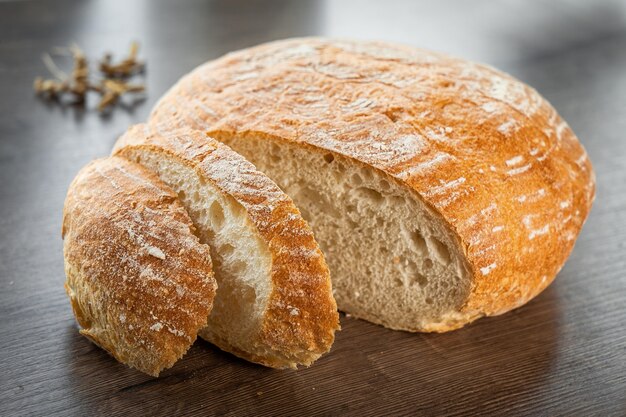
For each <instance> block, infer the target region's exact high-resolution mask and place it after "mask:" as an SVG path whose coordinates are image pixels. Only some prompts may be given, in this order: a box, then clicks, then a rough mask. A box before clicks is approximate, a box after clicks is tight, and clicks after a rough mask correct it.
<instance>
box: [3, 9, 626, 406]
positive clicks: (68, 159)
mask: <svg viewBox="0 0 626 417" xmlns="http://www.w3.org/2000/svg"><path fill="white" fill-rule="evenodd" d="M318 35H320V36H331V37H345V38H359V39H376V40H386V41H394V42H400V43H404V44H409V45H413V46H418V47H423V48H429V49H435V50H438V51H442V52H447V53H449V54H453V55H456V56H459V57H462V58H466V59H470V60H474V61H480V62H484V63H487V64H490V65H493V66H495V67H497V68H499V69H501V70H504V71H506V72H509V73H511V74H512V75H514V76H515V77H517V78H519V79H521V80H522V81H524V82H526V83H528V84H530V85H531V86H533V87H535V88H536V89H537V90H538V91H539V92H540V93H541V94H542V95H543V96H545V97H546V98H547V99H548V100H549V101H550V102H551V103H552V104H553V105H554V106H555V107H556V109H557V110H558V112H559V113H560V114H561V115H562V116H563V118H564V119H565V120H567V121H568V123H569V124H570V125H571V127H572V128H573V130H574V131H575V132H576V134H577V135H578V136H579V138H580V140H581V142H582V143H583V144H584V146H585V147H586V149H587V150H588V153H589V155H590V159H591V161H592V162H593V164H594V167H595V170H596V174H597V178H598V188H597V200H596V203H595V205H594V208H593V211H592V213H591V216H590V218H589V220H588V222H587V224H586V225H585V228H584V230H583V232H582V234H581V236H580V238H579V240H578V242H577V244H576V248H575V250H574V253H573V254H572V256H571V258H570V260H569V261H568V263H567V264H566V266H565V267H564V269H563V270H562V271H561V273H560V274H559V277H558V278H557V279H556V281H555V283H554V284H553V285H551V286H550V287H549V288H548V290H546V291H545V292H544V293H543V294H541V295H540V296H539V297H537V298H536V299H535V300H533V301H532V302H530V303H529V304H528V305H526V306H524V307H522V308H520V309H518V310H515V311H514V312H512V313H509V314H506V315H503V316H500V317H497V318H490V319H484V320H480V321H478V322H477V323H476V324H474V325H472V326H468V327H467V328H465V329H462V330H459V331H455V332H451V333H447V334H441V335H435V334H432V335H412V334H407V333H402V332H391V331H388V330H385V329H383V328H381V327H379V326H374V325H371V324H368V323H365V322H361V321H358V320H354V319H351V320H350V319H347V318H345V317H343V318H342V326H343V331H342V332H340V333H338V336H337V341H336V343H335V346H334V347H333V351H332V353H331V354H330V355H326V356H325V357H323V358H322V359H321V360H320V361H319V362H318V363H316V364H315V365H314V366H313V367H311V368H309V369H306V370H302V371H298V372H297V373H295V372H291V371H286V372H282V373H281V372H278V371H271V370H267V369H264V368H261V367H256V366H252V365H249V364H246V363H243V361H239V360H236V359H233V358H232V357H230V356H229V355H225V354H223V353H220V352H219V351H217V350H216V349H212V348H211V346H210V345H208V344H206V343H202V342H198V343H197V344H196V346H194V347H193V348H192V349H191V351H190V353H189V354H188V355H187V356H186V357H185V359H183V361H181V363H180V364H178V365H176V367H174V369H172V370H170V371H168V372H167V373H165V374H164V376H163V377H162V378H160V379H159V380H152V379H150V378H148V377H145V376H143V375H140V374H138V373H137V372H135V371H132V370H129V369H127V368H124V367H123V366H121V365H118V364H117V363H115V361H114V360H112V359H111V358H109V357H108V356H107V355H106V354H105V353H104V352H102V351H101V350H99V349H96V348H95V347H94V346H93V345H91V344H90V343H89V342H88V341H87V340H86V339H84V338H83V337H81V336H79V335H78V332H77V329H76V325H75V323H74V320H73V317H72V314H71V311H70V308H69V303H68V301H67V297H66V296H65V293H64V290H63V281H64V271H63V256H62V241H61V238H60V228H61V213H62V208H63V200H64V197H65V192H66V190H67V187H68V185H69V183H70V181H71V180H72V178H73V177H74V175H75V174H76V173H77V172H78V170H79V169H80V168H81V167H82V166H83V165H85V164H86V163H87V162H89V161H90V160H92V159H94V158H97V157H103V156H106V155H107V154H108V153H109V152H110V150H111V147H112V145H113V143H114V141H115V140H116V138H117V137H118V136H119V135H120V134H121V133H123V132H124V131H125V130H126V129H127V127H128V126H129V125H131V124H134V123H138V122H142V121H144V120H145V119H146V117H147V115H148V113H149V111H150V109H151V107H152V106H153V105H154V103H155V102H156V101H157V100H158V98H159V97H160V96H161V95H162V94H163V93H164V92H165V91H166V90H167V89H168V88H169V87H170V86H171V85H172V84H173V83H174V82H175V81H176V80H177V79H178V78H179V77H181V76H182V75H183V74H185V73H187V72H188V71H190V70H191V69H193V68H194V67H196V66H197V65H199V64H202V63H203V62H206V61H207V60H210V59H213V58H217V57H219V56H221V55H222V54H224V53H227V52H229V51H232V50H236V49H240V48H244V47H248V46H253V45H256V44H259V43H262V42H266V41H271V40H276V39H282V38H288V37H296V36H318ZM133 40H136V41H138V42H139V43H140V44H141V49H140V53H139V56H140V58H141V59H145V60H146V62H147V72H146V74H145V78H144V79H143V81H145V83H146V86H147V93H146V95H145V97H144V98H143V99H140V100H138V101H125V102H124V103H123V105H120V106H116V107H115V108H113V109H112V111H110V112H107V113H105V114H100V113H99V112H98V111H96V110H95V109H94V108H95V107H96V105H97V98H95V97H93V98H91V97H90V99H89V100H88V102H87V104H86V106H76V105H70V106H61V105H59V104H58V103H54V102H48V101H45V100H42V99H40V98H38V97H36V96H35V94H34V93H33V91H32V84H33V79H34V78H35V77H36V76H40V75H41V76H48V73H47V70H46V68H45V66H44V64H43V63H42V60H41V55H42V53H44V52H46V51H50V50H51V49H53V48H54V47H57V46H66V45H68V44H70V43H72V42H75V43H77V44H78V45H79V46H80V47H81V48H82V49H83V50H84V51H85V53H86V54H87V55H88V56H89V57H93V58H99V57H101V56H102V54H103V53H105V52H106V51H110V52H113V53H114V54H115V57H116V58H121V57H123V56H125V55H126V53H127V51H128V47H129V45H130V42H131V41H133ZM58 64H59V66H60V67H61V68H62V69H64V70H66V71H69V70H70V68H71V62H70V61H69V60H66V61H63V60H59V61H58ZM92 99H93V101H92ZM625 161H626V1H618V0H594V1H583V0H579V1H574V0H552V1H548V0H545V1H542V0H501V1H493V0H473V1H464V0H443V1H434V0H433V1H411V0H404V1H403V0H384V1H365V0H362V1H357V0H323V1H287V0H250V1H243V0H215V1H208V0H207V1H201V0H178V1H174V0H172V1H164V0H150V1H149V0H84V1H68V0H40V1H28V0H25V1H0V415H22V414H24V415H26V414H28V415H31V414H36V415H42V414H55V413H57V414H58V415H68V414H77V415H94V414H107V415H116V414H119V415H127V413H128V412H130V411H134V412H139V413H146V412H151V413H154V414H159V413H160V414H163V413H165V414H168V415H176V414H180V413H182V412H183V411H190V410H191V411H193V412H196V413H200V414H203V410H205V411H206V410H210V411H211V412H210V413H209V412H207V413H208V414H257V415H261V414H268V415H272V414H280V413H281V412H289V413H291V414H295V415H306V414H316V413H322V414H326V415H333V414H336V413H337V412H338V411H341V412H353V413H354V415H359V416H362V415H366V414H368V413H370V414H387V413H388V412H391V411H394V410H395V411H396V412H404V413H409V412H411V413H415V412H416V411H419V412H420V413H421V414H425V415H463V414H474V415H477V414H480V415H601V416H606V415H618V416H624V415H626V321H625V318H626V306H625V303H624V300H625V299H626V256H624V254H626V243H625V242H626V185H624V184H626V162H625ZM198 345H199V346H198ZM346 358H348V359H350V361H349V362H350V363H352V364H357V365H355V366H354V368H353V369H345V368H344V367H342V366H343V364H345V363H346ZM259 392H260V393H261V394H258V393H259Z"/></svg>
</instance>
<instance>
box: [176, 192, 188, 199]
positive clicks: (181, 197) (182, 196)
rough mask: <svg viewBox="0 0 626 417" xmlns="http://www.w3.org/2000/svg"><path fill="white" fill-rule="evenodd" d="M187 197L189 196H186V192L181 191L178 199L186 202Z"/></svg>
mask: <svg viewBox="0 0 626 417" xmlns="http://www.w3.org/2000/svg"><path fill="white" fill-rule="evenodd" d="M186 196H187V195H186V194H185V191H183V190H180V191H179V192H178V198H179V199H181V200H184V199H185V197H186Z"/></svg>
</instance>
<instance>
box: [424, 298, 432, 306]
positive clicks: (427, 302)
mask: <svg viewBox="0 0 626 417" xmlns="http://www.w3.org/2000/svg"><path fill="white" fill-rule="evenodd" d="M424 301H426V304H432V303H433V299H432V298H430V297H427V298H426V300H424Z"/></svg>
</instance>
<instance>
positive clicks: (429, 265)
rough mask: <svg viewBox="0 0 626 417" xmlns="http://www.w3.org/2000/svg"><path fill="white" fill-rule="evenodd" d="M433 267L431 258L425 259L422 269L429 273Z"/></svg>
mask: <svg viewBox="0 0 626 417" xmlns="http://www.w3.org/2000/svg"><path fill="white" fill-rule="evenodd" d="M432 267H433V261H431V260H430V258H426V259H424V263H423V266H422V268H424V270H425V271H427V270H429V269H431V268H432Z"/></svg>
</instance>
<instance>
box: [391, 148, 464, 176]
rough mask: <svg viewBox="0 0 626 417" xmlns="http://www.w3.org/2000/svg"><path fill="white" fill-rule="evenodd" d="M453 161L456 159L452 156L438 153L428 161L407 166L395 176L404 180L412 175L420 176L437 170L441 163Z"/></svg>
mask: <svg viewBox="0 0 626 417" xmlns="http://www.w3.org/2000/svg"><path fill="white" fill-rule="evenodd" d="M455 159H456V158H455V157H454V156H452V155H450V154H448V153H445V152H438V153H436V154H435V156H433V157H431V158H430V159H427V160H425V161H422V162H418V163H417V164H411V165H408V166H407V167H406V168H404V169H402V171H400V172H399V173H398V174H396V175H397V177H398V178H400V179H404V180H406V179H408V178H410V177H412V176H414V175H418V174H422V173H425V172H427V171H430V170H432V169H435V168H438V167H439V166H440V165H442V164H443V163H445V162H449V161H453V160H455Z"/></svg>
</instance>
